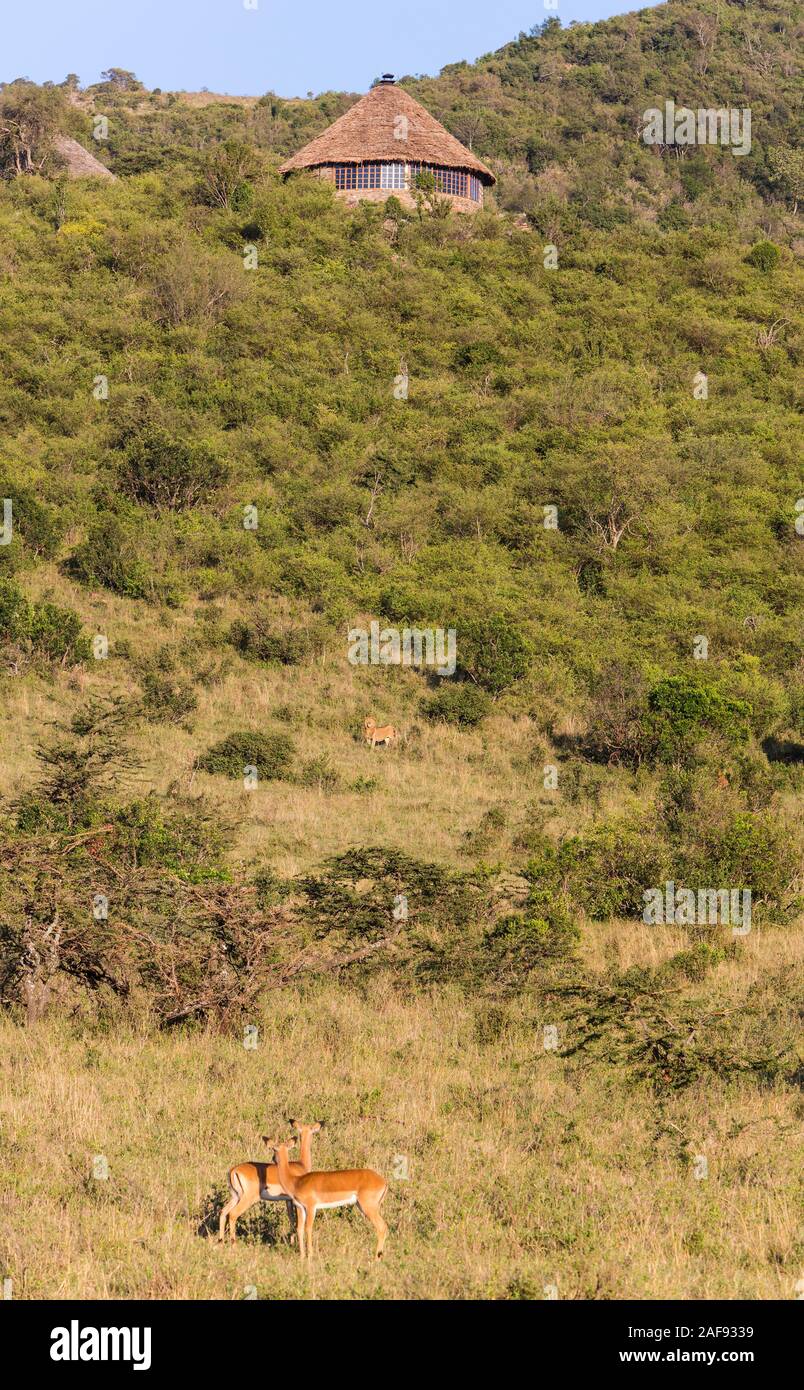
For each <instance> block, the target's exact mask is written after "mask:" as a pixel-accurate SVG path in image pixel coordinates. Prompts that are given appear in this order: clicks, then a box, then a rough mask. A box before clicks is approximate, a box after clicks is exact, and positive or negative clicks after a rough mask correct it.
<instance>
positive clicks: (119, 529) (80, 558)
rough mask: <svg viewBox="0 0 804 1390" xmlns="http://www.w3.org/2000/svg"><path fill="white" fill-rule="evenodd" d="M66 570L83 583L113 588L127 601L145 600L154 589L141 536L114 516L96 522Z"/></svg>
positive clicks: (93, 586) (67, 563)
mask: <svg viewBox="0 0 804 1390" xmlns="http://www.w3.org/2000/svg"><path fill="white" fill-rule="evenodd" d="M64 568H65V570H66V572H67V573H68V574H70V575H72V576H73V578H75V579H77V580H78V581H79V582H80V583H82V584H86V585H88V586H90V587H92V588H97V587H99V588H103V589H111V590H112V592H113V593H115V594H122V595H123V596H124V597H125V598H145V596H146V594H147V593H148V592H149V590H150V589H151V588H152V584H151V580H150V576H149V571H148V566H147V563H146V560H145V558H144V556H142V555H140V553H139V537H138V536H137V534H136V532H135V531H134V529H133V527H130V526H126V525H124V523H123V522H122V521H121V520H120V518H119V517H117V516H114V515H113V514H108V513H107V514H106V515H105V516H103V517H99V518H98V520H97V521H95V522H93V523H92V525H91V526H90V527H89V529H88V531H87V537H86V540H85V541H84V542H83V543H82V544H81V545H79V546H77V547H76V549H75V550H74V552H73V554H72V555H71V556H70V558H69V559H68V560H67V561H66V562H65V565H64Z"/></svg>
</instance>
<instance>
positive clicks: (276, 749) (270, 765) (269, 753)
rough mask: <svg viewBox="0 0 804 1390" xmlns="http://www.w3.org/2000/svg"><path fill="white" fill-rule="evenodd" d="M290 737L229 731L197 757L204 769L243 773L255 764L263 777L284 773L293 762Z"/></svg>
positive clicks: (267, 778) (238, 774) (230, 774)
mask: <svg viewBox="0 0 804 1390" xmlns="http://www.w3.org/2000/svg"><path fill="white" fill-rule="evenodd" d="M293 756H294V748H293V741H292V739H290V738H289V736H288V735H287V734H261V733H257V732H253V733H235V734H228V735H227V736H226V738H223V739H221V740H220V742H219V743H216V744H214V745H213V746H212V748H209V749H208V750H207V752H206V753H204V754H203V755H202V756H201V757H200V758H199V759H198V766H199V767H200V768H201V770H202V771H203V772H217V773H223V774H224V775H225V776H226V777H243V776H244V774H245V769H246V768H247V767H255V768H256V769H257V775H258V777H261V778H264V779H265V780H266V781H270V780H278V779H281V778H282V777H285V776H287V774H288V773H289V771H290V767H291V764H292V762H293Z"/></svg>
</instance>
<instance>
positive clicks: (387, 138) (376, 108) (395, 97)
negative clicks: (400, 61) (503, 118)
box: [279, 82, 496, 184]
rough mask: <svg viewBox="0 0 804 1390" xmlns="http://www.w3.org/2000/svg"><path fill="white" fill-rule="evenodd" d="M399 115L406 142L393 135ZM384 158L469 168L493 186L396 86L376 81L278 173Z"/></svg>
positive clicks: (478, 166) (446, 133)
mask: <svg viewBox="0 0 804 1390" xmlns="http://www.w3.org/2000/svg"><path fill="white" fill-rule="evenodd" d="M400 116H404V117H405V118H406V120H407V139H406V140H401V139H399V137H398V135H397V134H396V132H397V131H398V130H400V129H404V125H402V124H401V123H400V122H399V120H398V117H400ZM382 159H386V160H394V161H398V160H404V161H420V162H421V163H422V164H437V165H445V166H446V167H447V168H451V169H468V170H470V171H471V173H473V174H477V175H478V177H479V178H481V179H482V180H483V182H484V183H487V184H492V183H496V179H495V177H494V175H493V174H492V172H491V170H490V169H487V168H486V166H485V164H482V163H481V161H480V160H479V159H477V158H476V156H475V155H473V154H472V152H471V150H467V148H466V146H465V145H462V144H461V142H460V140H456V139H455V136H454V135H450V133H449V131H448V130H445V129H444V127H443V126H442V125H441V124H440V123H439V122H438V121H437V120H436V118H435V116H431V115H430V112H429V111H425V109H424V107H423V106H422V105H420V103H419V102H418V101H414V99H413V97H412V96H411V95H410V93H409V92H406V91H405V89H404V87H397V85H396V83H395V82H380V83H379V84H378V85H377V86H376V87H372V89H371V91H370V92H367V93H366V95H365V96H364V97H361V98H360V100H359V101H356V102H355V104H354V106H350V107H349V110H348V111H347V112H346V113H345V114H344V115H343V116H339V117H338V120H337V121H335V122H334V123H333V124H332V125H331V126H329V127H328V128H327V129H326V130H325V131H324V132H323V133H322V134H321V135H317V136H316V138H315V140H311V141H310V143H309V145H305V146H304V147H303V148H302V149H300V150H299V151H298V153H297V154H294V155H293V157H292V158H291V159H289V160H287V162H286V163H285V164H283V165H282V166H281V168H280V170H279V172H280V174H290V173H292V172H293V171H294V170H295V169H312V168H315V167H316V165H319V164H353V163H363V162H364V161H371V160H382Z"/></svg>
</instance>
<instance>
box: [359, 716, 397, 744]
mask: <svg viewBox="0 0 804 1390" xmlns="http://www.w3.org/2000/svg"><path fill="white" fill-rule="evenodd" d="M363 738H364V740H365V742H366V743H368V744H369V745H370V746H371V747H372V748H376V747H377V744H378V743H382V744H385V745H386V747H388V746H390V745H391V744H392V743H396V742H397V740H398V738H399V731H398V729H395V728H394V726H393V724H383V725H379V724H378V723H377V721H376V719H372V718H371V716H369V718H368V719H366V720H365V721H364V724H363Z"/></svg>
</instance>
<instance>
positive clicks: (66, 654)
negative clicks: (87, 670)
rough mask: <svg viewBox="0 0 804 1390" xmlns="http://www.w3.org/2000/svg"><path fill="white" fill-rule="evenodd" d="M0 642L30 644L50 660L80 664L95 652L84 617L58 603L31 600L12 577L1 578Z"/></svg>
mask: <svg viewBox="0 0 804 1390" xmlns="http://www.w3.org/2000/svg"><path fill="white" fill-rule="evenodd" d="M0 641H2V642H18V643H22V644H26V645H29V646H30V647H31V648H32V649H33V650H34V651H35V652H37V653H39V654H40V655H42V656H44V657H46V658H47V660H49V661H60V662H63V663H65V664H67V663H76V664H77V663H79V662H82V661H87V660H88V659H89V657H90V656H91V654H92V648H91V645H90V642H89V638H88V637H86V636H85V635H84V634H83V633H82V631H81V619H80V618H79V616H78V614H77V613H74V612H73V610H72V609H71V608H60V607H59V606H58V605H57V604H55V603H29V602H28V600H27V598H26V597H25V595H24V594H23V593H22V591H21V589H19V588H18V586H17V585H16V584H15V583H14V582H13V580H10V579H0Z"/></svg>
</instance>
